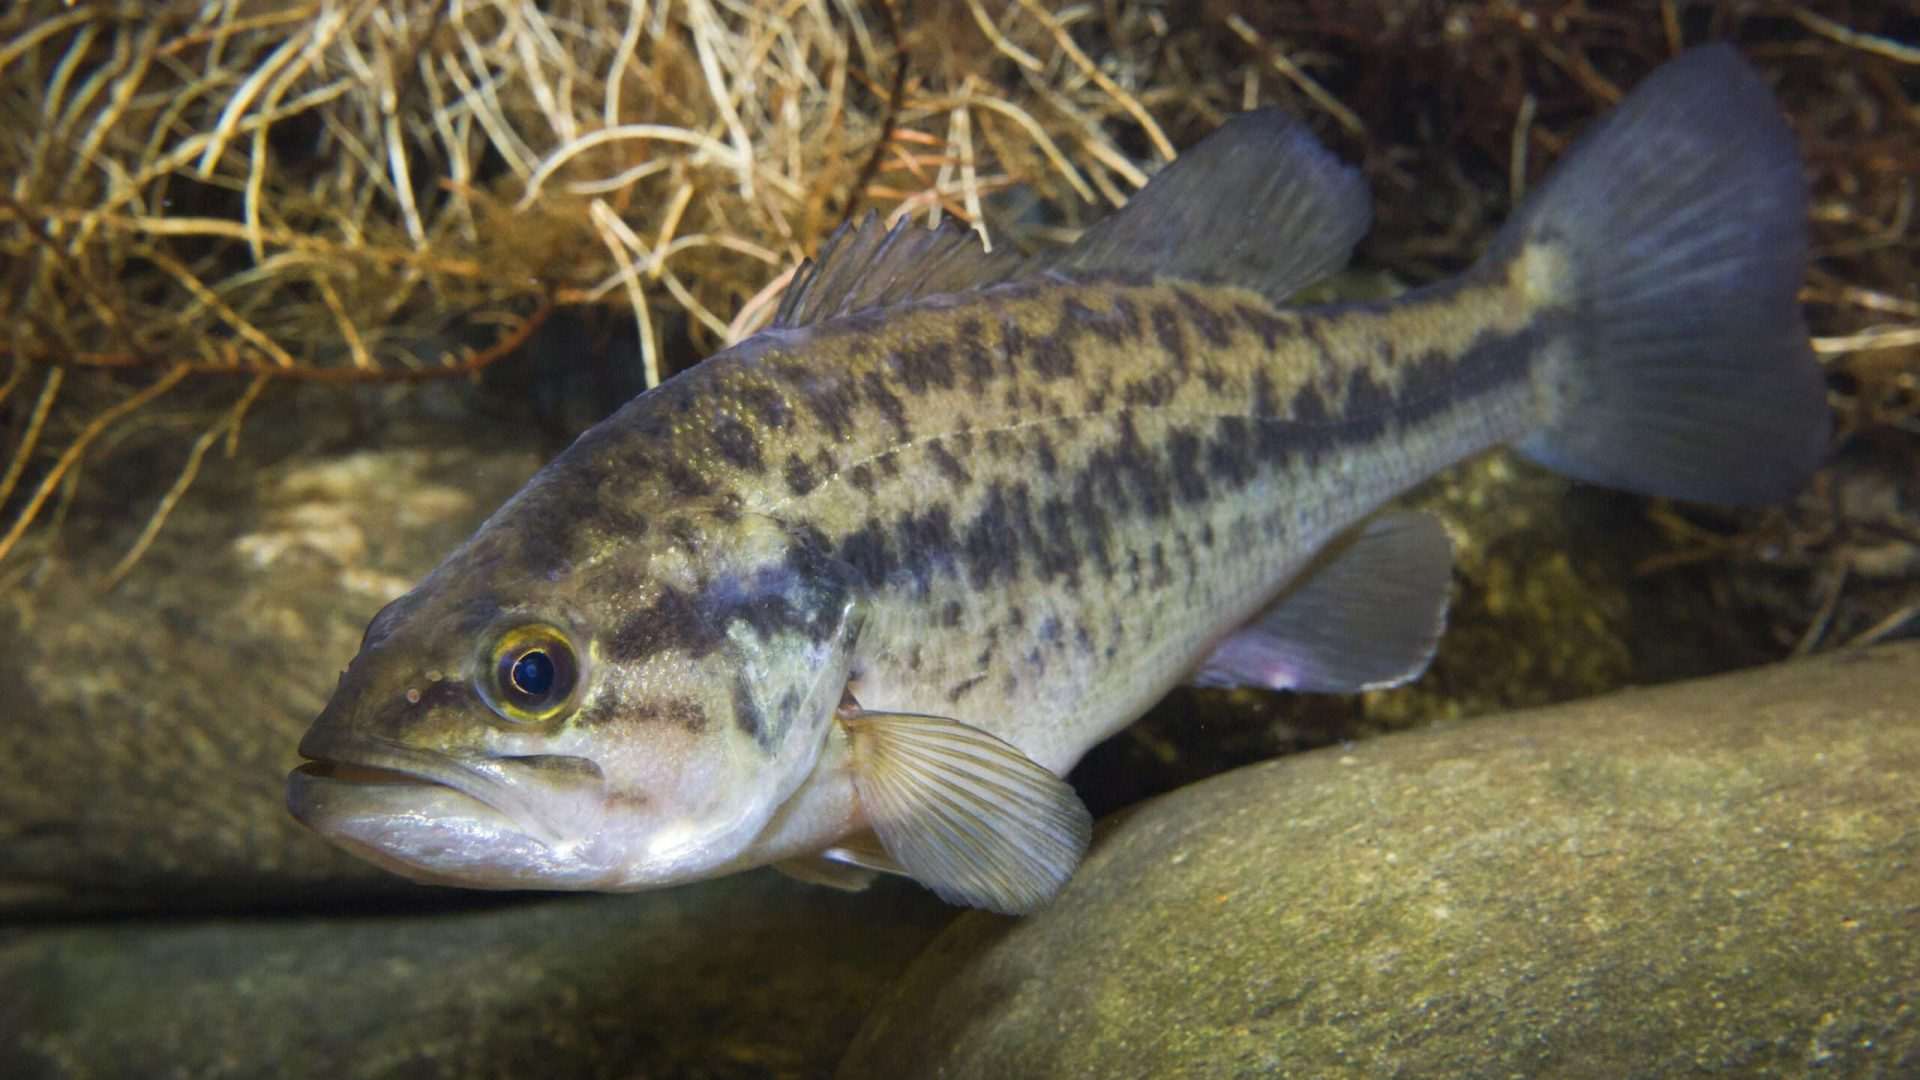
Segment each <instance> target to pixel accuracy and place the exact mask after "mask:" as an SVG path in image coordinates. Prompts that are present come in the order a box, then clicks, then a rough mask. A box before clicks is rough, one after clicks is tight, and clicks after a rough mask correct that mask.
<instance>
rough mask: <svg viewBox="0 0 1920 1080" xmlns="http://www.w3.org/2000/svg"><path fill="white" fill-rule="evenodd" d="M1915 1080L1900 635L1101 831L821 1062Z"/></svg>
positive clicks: (1914, 824)
mask: <svg viewBox="0 0 1920 1080" xmlns="http://www.w3.org/2000/svg"><path fill="white" fill-rule="evenodd" d="M1696 1073H1705V1074H1713V1075H1729V1076H1732V1075H1739V1076H1802V1075H1839V1076H1887V1077H1894V1076H1915V1075H1920V646H1916V645H1914V644H1904V645H1896V646H1888V647H1882V648H1879V649H1875V650H1871V651H1865V652H1846V653H1840V654H1835V655H1831V656H1828V657H1825V658H1822V659H1819V660H1815V661H1810V662H1805V663H1800V664H1794V665H1787V666H1780V667H1775V668H1770V669H1762V670H1757V671H1753V672H1748V673H1744V674H1739V675H1734V676H1726V677H1721V678H1716V679H1710V680H1705V681H1700V682H1695V683H1689V684H1683V685H1676V686H1671V687H1667V688H1663V689H1658V690H1647V691H1632V692H1626V693H1620V694H1616V695H1612V696H1608V697H1604V698H1600V699H1596V700H1592V701H1587V702H1583V703H1579V704H1574V705H1565V706H1557V707H1552V708H1546V709H1539V710H1534V711H1529V712H1522V713H1514V714H1510V715H1507V716H1504V717H1490V718H1482V719H1478V720H1474V721H1469V722H1465V723H1459V724H1455V725H1452V726H1448V727H1442V728H1438V729H1434V730H1429V731H1422V732H1414V733H1406V734H1398V735H1391V736H1387V737H1384V738H1381V739H1377V740H1374V741H1371V742H1367V743H1363V744H1359V745H1357V746H1353V747H1350V748H1344V749H1343V748H1335V749H1330V750H1325V751H1318V752H1314V753H1310V754H1305V755H1300V756H1297V757H1293V758H1288V759H1285V760H1280V761H1275V762H1272V763H1269V764H1265V765H1259V766H1254V767H1250V768H1246V769H1241V770H1239V771H1236V772H1233V773H1229V774H1226V775H1223V776H1220V777H1218V778H1215V779H1213V780H1210V781H1208V782H1205V783H1202V784H1199V785H1196V786H1193V787H1189V788H1185V789H1182V790H1180V791H1177V792H1175V793H1173V794H1171V795H1168V796H1165V797H1162V798H1160V799H1157V800H1155V801H1153V802H1151V803H1148V804H1145V805H1143V806H1141V807H1139V808H1137V809H1135V810H1133V811H1130V812H1127V813H1124V814H1122V815H1120V816H1119V817H1117V818H1115V819H1110V820H1109V821H1107V822H1106V823H1105V827H1104V828H1103V830H1102V832H1101V834H1100V836H1099V837H1098V838H1097V839H1096V841H1095V847H1094V852H1093V854H1092V856H1091V857H1090V858H1089V860H1088V862H1087V863H1086V865H1085V866H1084V867H1082V869H1081V871H1080V873H1079V874H1078V875H1077V876H1076V877H1075V879H1074V881H1073V883H1072V884H1071V885H1070V886H1069V887H1068V889H1067V891H1066V893H1065V894H1064V895H1063V896H1062V897H1061V899H1060V900H1059V901H1058V902H1056V903H1055V904H1054V906H1053V907H1051V908H1050V909H1048V910H1047V911H1045V912H1043V913H1041V914H1040V915H1038V916H1035V917H1030V918H1027V919H1024V920H1020V921H1013V920H1008V919H1002V918H998V917H993V916H987V915H979V914H974V915H969V916H966V917H964V918H963V919H961V920H959V921H958V922H957V923H955V924H954V925H953V926H952V927H951V928H949V929H948V930H947V931H946V932H945V933H944V934H943V935H942V936H941V937H940V938H939V939H938V940H937V941H936V942H935V944H934V945H933V946H931V947H930V948H929V949H928V951H927V952H926V953H925V954H923V955H922V957H921V958H920V959H919V960H918V961H916V963H915V965H914V966H913V968H912V969H910V971H909V973H908V974H907V976H906V977H905V978H904V979H903V980H902V981H901V983H900V984H898V985H897V986H896V988H895V989H894V990H893V991H892V992H890V995H889V998H888V1000H887V1001H886V1002H885V1003H883V1005H882V1006H881V1007H880V1009H879V1010H878V1011H877V1012H876V1013H875V1014H874V1015H873V1016H872V1017H870V1018H869V1020H868V1023H867V1025H866V1027H865V1028H864V1029H863V1030H862V1032H861V1034H860V1036H859V1037H858V1039H857V1040H856V1042H855V1044H854V1046H853V1048H852V1050H851V1051H850V1053H849V1056H848V1057H847V1058H846V1059H845V1061H844V1063H843V1065H842V1069H841V1075H842V1076H843V1077H846V1078H855V1077H866V1076H924V1077H952V1078H960V1077H983V1078H984V1077H1006V1076H1023V1077H1055V1076H1058V1077H1066V1076H1075V1077H1078V1076H1102V1077H1136V1076H1138V1077H1148V1076H1175V1075H1178V1076H1195V1077H1202V1076H1314V1077H1322V1076H1356V1077H1357V1076H1367V1077H1376V1076H1442V1075H1476V1076H1509V1075H1515V1076H1522V1075H1524V1076H1546V1075H1552V1076H1608V1077H1623V1076H1672V1075H1692V1074H1696Z"/></svg>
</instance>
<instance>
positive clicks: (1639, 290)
mask: <svg viewBox="0 0 1920 1080" xmlns="http://www.w3.org/2000/svg"><path fill="white" fill-rule="evenodd" d="M1806 217H1807V194H1806V183H1805V180H1804V179H1803V177H1802V175H1801V169H1800V159H1799V155H1798V154H1797V152H1796V150H1795V146H1794V140H1793V133H1792V132H1791V131H1789V130H1788V128H1787V125H1786V123H1785V121H1784V120H1783V119H1782V118H1781V115H1780V112H1779V108H1778V106H1776V105H1775V103H1774V100H1773V96H1772V94H1770V93H1769V92H1768V90H1767V87H1766V85H1765V84H1764V83H1762V82H1761V81H1760V77H1759V76H1758V74H1756V73H1755V72H1754V71H1753V69H1752V68H1750V67H1748V66H1747V64H1746V63H1745V62H1744V61H1742V60H1741V59H1740V57H1739V55H1738V54H1736V53H1735V52H1734V51H1733V49H1731V48H1729V47H1726V46H1712V47H1708V48H1702V49H1696V50H1694V51H1691V52H1689V53H1687V54H1685V55H1683V56H1681V57H1679V58H1677V59H1675V60H1673V61H1672V62H1670V63H1668V64H1666V65H1665V66H1664V67H1661V68H1660V69H1659V70H1657V71H1655V72H1654V73H1653V74H1652V75H1650V76H1648V78H1647V79H1646V81H1645V82H1643V83H1642V84H1641V85H1640V86H1639V87H1638V88H1636V89H1635V90H1634V91H1633V93H1631V94H1629V95H1628V96H1627V98H1626V100H1625V101H1623V102H1622V103H1621V104H1620V106H1619V108H1618V109H1617V110H1615V111H1614V113H1613V114H1612V115H1610V116H1608V117H1607V118H1605V119H1604V120H1602V121H1600V123H1599V124H1598V125H1597V126H1596V127H1595V128H1594V129H1593V130H1591V131H1589V132H1588V133H1586V134H1585V135H1584V136H1583V137H1582V138H1581V140H1580V141H1579V143H1578V144H1577V145H1576V146H1575V147H1574V149H1573V150H1572V151H1571V152H1570V153H1569V154H1568V156H1567V158H1566V160H1565V161H1563V162H1561V163H1560V165H1559V167H1558V168H1557V169H1556V171H1555V172H1554V174H1553V175H1552V176H1550V177H1549V178H1548V180H1547V182H1546V183H1545V184H1544V185H1543V186H1542V188H1541V189H1540V191H1539V192H1538V193H1537V194H1536V195H1535V196H1534V198H1533V199H1532V200H1531V201H1530V202H1529V203H1528V204H1527V205H1526V206H1525V207H1523V208H1522V210H1521V211H1520V213H1519V214H1518V216H1516V217H1515V219H1514V220H1513V221H1512V222H1510V223H1509V224H1508V225H1507V227H1506V229H1505V230H1504V231H1503V232H1502V233H1501V235H1500V237H1499V238H1498V239H1496V241H1495V245H1494V248H1493V250H1492V251H1491V253H1490V254H1489V257H1488V262H1489V264H1490V265H1491V264H1496V263H1498V262H1502V261H1505V260H1507V259H1511V258H1513V257H1515V256H1518V255H1521V254H1523V253H1524V252H1526V251H1527V250H1528V249H1530V248H1535V247H1536V245H1537V246H1539V247H1538V249H1541V250H1544V249H1556V250H1557V252H1558V254H1559V258H1556V259H1551V260H1548V261H1549V262H1553V263H1561V264H1562V265H1564V267H1565V270H1564V278H1565V282H1566V283H1565V284H1561V283H1559V282H1556V283H1555V284H1554V286H1553V291H1554V292H1555V293H1557V294H1559V295H1558V299H1559V301H1560V303H1561V304H1562V305H1564V307H1563V311H1564V312H1565V315H1564V316H1563V317H1565V318H1567V319H1569V320H1570V322H1569V323H1568V324H1566V325H1568V326H1569V327H1570V329H1569V331H1568V333H1567V334H1566V336H1564V337H1562V338H1560V339H1559V340H1560V342H1561V344H1560V347H1558V348H1556V349H1551V350H1549V353H1548V355H1547V356H1546V358H1545V359H1543V360H1542V362H1541V363H1540V365H1539V367H1538V369H1537V370H1536V374H1535V379H1536V385H1538V386H1539V387H1540V389H1541V391H1542V394H1541V397H1542V400H1543V401H1544V403H1545V407H1546V416H1545V422H1544V424H1543V426H1542V427H1541V428H1540V429H1539V430H1537V431H1536V432H1535V433H1533V434H1532V435H1530V436H1529V437H1527V438H1526V439H1524V440H1522V441H1521V442H1520V443H1519V448H1520V450H1521V451H1522V452H1523V453H1525V454H1527V455H1528V456H1529V457H1531V458H1533V459H1534V460H1536V461H1538V462H1540V463H1541V464H1544V465H1546V466H1548V467H1550V468H1553V469H1556V470H1558V471H1560V472H1564V473H1567V474H1568V475H1571V476H1574V477H1576V478H1578V479H1581V480H1586V481H1590V482H1592V483H1596V484H1605V485H1608V486H1610V487H1618V488H1626V489H1628V490H1632V491H1638V492H1642V493H1645V494H1650V495H1669V496H1674V497H1677V498H1683V499H1693V500H1699V501H1702V502H1718V503H1753V502H1769V501H1773V500H1776V499H1780V498H1784V497H1786V496H1788V495H1790V494H1792V493H1793V492H1794V491H1795V490H1796V489H1797V488H1798V487H1799V486H1800V485H1801V484H1802V483H1803V482H1804V481H1805V480H1806V479H1807V477H1808V476H1809V475H1810V474H1811V473H1812V472H1813V470H1814V469H1815V468H1816V467H1817V466H1818V465H1819V463H1820V459H1821V457H1822V455H1823V454H1824V453H1825V450H1826V443H1827V433H1828V423H1829V421H1828V415H1827V405H1826V389H1825V383H1824V380H1823V379H1822V377H1821V373H1820V369H1819V366H1818V364H1817V363H1816V361H1815V360H1814V357H1813V352H1812V348H1811V347H1810V345H1809V344H1808V341H1807V331H1806V326H1805V324H1804V323H1803V322H1802V321H1801V315H1800V306H1799V303H1798V301H1797V300H1796V298H1795V294H1796V292H1797V291H1798V289H1799V287H1800V282H1801V276H1802V274H1803V272H1804V268H1805V262H1806V252H1807V240H1806ZM1569 290H1570V291H1571V292H1570V295H1569Z"/></svg>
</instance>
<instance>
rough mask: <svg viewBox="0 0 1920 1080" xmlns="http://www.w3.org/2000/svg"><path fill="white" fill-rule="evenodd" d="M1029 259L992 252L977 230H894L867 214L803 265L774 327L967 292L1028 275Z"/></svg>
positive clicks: (947, 226)
mask: <svg viewBox="0 0 1920 1080" xmlns="http://www.w3.org/2000/svg"><path fill="white" fill-rule="evenodd" d="M1027 267H1028V263H1027V260H1026V259H1024V258H1022V257H1021V256H1020V255H1019V254H1017V253H1015V252H1013V251H1010V250H1000V251H994V252H988V251H987V250H985V249H984V248H983V247H981V244H980V238H979V236H977V235H975V234H974V232H973V230H972V229H967V228H962V227H960V226H958V225H954V224H952V223H950V222H943V223H942V224H941V225H939V226H938V227H935V228H931V229H923V228H920V227H918V226H915V225H913V224H911V223H909V222H908V221H907V220H906V219H904V218H902V219H901V220H900V222H899V224H897V225H895V226H894V227H893V228H891V229H888V228H885V227H883V226H882V225H881V224H880V218H879V216H878V215H877V214H874V213H873V212H871V211H869V212H868V213H867V216H866V217H865V218H863V219H861V220H860V221H859V222H858V223H855V222H851V221H850V222H848V223H846V224H844V225H842V226H840V227H839V228H838V229H835V230H834V232H833V235H832V236H829V237H827V242H826V243H824V244H822V245H820V253H819V254H818V255H816V256H814V257H813V258H812V259H809V260H807V261H806V262H805V263H804V264H802V265H801V267H800V271H799V272H798V273H797V274H795V275H794V278H793V284H792V285H790V286H788V288H787V293H786V296H785V297H784V298H783V299H782V300H781V301H780V310H779V312H778V313H776V314H775V315H774V318H773V325H774V326H776V327H796V326H811V325H813V324H815V323H819V322H824V321H825V320H827V319H832V318H836V317H838V316H841V315H851V314H853V313H855V312H858V311H866V310H869V309H872V308H880V307H888V306H891V305H894V304H903V303H906V302H908V301H911V300H918V299H921V298H923V297H928V296H938V295H940V294H942V293H959V292H966V291H968V290H970V289H979V288H983V287H985V286H988V285H993V284H997V283H999V282H1002V281H1006V280H1008V279H1009V278H1013V277H1019V276H1023V274H1024V272H1025V270H1026V269H1027Z"/></svg>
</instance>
